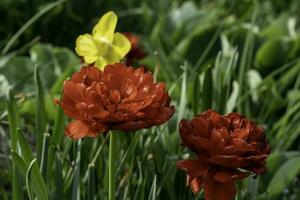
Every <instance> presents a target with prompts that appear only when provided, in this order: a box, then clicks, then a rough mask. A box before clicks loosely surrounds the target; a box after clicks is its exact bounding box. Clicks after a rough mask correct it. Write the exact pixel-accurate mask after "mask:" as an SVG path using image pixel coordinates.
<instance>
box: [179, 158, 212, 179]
mask: <svg viewBox="0 0 300 200" xmlns="http://www.w3.org/2000/svg"><path fill="white" fill-rule="evenodd" d="M176 167H177V168H178V169H183V170H185V171H186V173H187V174H188V175H189V176H190V177H191V178H194V177H201V176H205V175H206V174H207V171H208V165H206V164H204V163H202V162H200V161H199V160H180V161H178V162H177V164H176Z"/></svg>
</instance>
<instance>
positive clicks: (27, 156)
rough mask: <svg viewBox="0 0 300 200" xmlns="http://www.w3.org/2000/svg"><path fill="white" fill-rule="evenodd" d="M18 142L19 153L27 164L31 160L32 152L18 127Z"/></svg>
mask: <svg viewBox="0 0 300 200" xmlns="http://www.w3.org/2000/svg"><path fill="white" fill-rule="evenodd" d="M18 142H19V145H20V150H21V154H20V155H21V156H22V158H23V159H24V161H25V163H26V164H27V165H29V163H30V162H31V161H32V160H33V154H32V151H31V149H30V147H29V145H28V143H27V142H26V139H25V137H24V135H23V133H22V131H21V130H20V129H18Z"/></svg>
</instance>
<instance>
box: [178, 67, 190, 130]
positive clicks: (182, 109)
mask: <svg viewBox="0 0 300 200" xmlns="http://www.w3.org/2000/svg"><path fill="white" fill-rule="evenodd" d="M187 68H188V66H187V63H186V62H185V63H184V65H183V78H182V82H181V94H180V101H179V102H180V103H179V108H178V118H177V124H179V122H180V120H181V119H182V118H183V117H184V113H185V109H186V104H187V96H186V95H187Z"/></svg>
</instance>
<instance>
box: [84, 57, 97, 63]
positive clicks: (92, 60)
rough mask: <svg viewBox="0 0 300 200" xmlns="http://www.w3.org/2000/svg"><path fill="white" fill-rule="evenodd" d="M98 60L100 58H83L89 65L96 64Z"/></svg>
mask: <svg viewBox="0 0 300 200" xmlns="http://www.w3.org/2000/svg"><path fill="white" fill-rule="evenodd" d="M98 58H99V57H98V56H83V59H84V62H86V63H88V64H91V63H94V62H95V61H96V60H97V59H98Z"/></svg>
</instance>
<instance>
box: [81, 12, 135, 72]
mask: <svg viewBox="0 0 300 200" xmlns="http://www.w3.org/2000/svg"><path fill="white" fill-rule="evenodd" d="M117 21H118V17H117V15H116V14H115V13H114V12H112V11H110V12H108V13H106V14H105V15H103V16H102V17H101V19H100V20H99V21H98V23H97V24H96V25H95V26H94V28H93V31H92V34H84V35H80V36H79V37H78V38H77V40H76V47H75V51H76V53H77V54H78V55H79V56H82V57H83V59H84V62H86V63H87V64H92V63H95V65H96V66H97V67H99V68H100V69H103V68H104V67H105V65H107V64H114V63H117V62H119V61H120V60H121V59H122V58H123V57H124V56H125V55H126V54H127V53H128V51H129V50H130V48H131V47H130V42H129V40H128V39H127V38H126V37H125V36H124V35H123V34H121V33H117V32H116V33H115V28H116V25H117Z"/></svg>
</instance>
